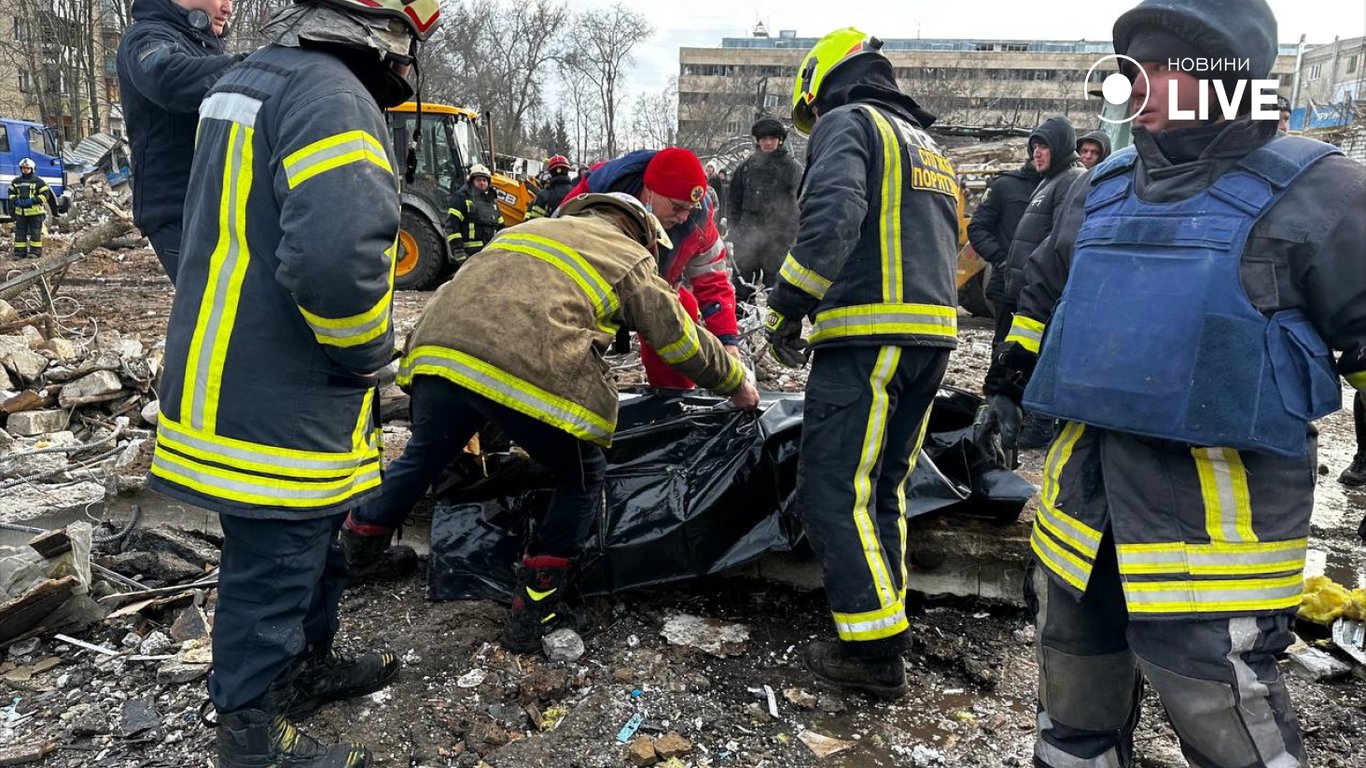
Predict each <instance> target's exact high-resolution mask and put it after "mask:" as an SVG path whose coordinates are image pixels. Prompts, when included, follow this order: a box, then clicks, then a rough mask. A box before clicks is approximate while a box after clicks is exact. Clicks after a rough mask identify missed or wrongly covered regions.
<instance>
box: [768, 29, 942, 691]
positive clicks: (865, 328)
mask: <svg viewBox="0 0 1366 768" xmlns="http://www.w3.org/2000/svg"><path fill="white" fill-rule="evenodd" d="M881 47H882V42H881V41H880V40H878V39H877V38H873V37H869V36H868V35H866V34H864V33H863V32H860V31H858V30H857V29H853V28H845V29H841V30H838V31H835V32H831V33H830V34H828V35H826V36H825V37H823V38H821V40H820V41H819V42H817V43H816V45H815V47H813V48H812V49H811V50H810V52H808V53H807V54H806V57H805V58H804V59H803V61H802V64H801V68H800V70H799V71H798V75H797V78H796V85H795V87H794V89H793V97H792V124H793V125H794V126H795V127H796V129H797V130H799V131H801V132H803V133H808V134H810V136H811V141H810V144H809V145H808V152H807V174H806V180H805V182H804V188H803V192H802V197H801V212H800V219H799V223H798V227H797V242H796V244H795V245H794V246H793V248H792V253H791V255H789V256H788V257H787V259H786V260H785V261H784V262H783V266H782V268H781V269H780V270H779V272H778V282H777V285H776V286H775V287H774V289H773V292H772V293H771V294H770V295H769V312H768V316H767V318H766V322H765V325H766V328H767V331H768V338H769V351H770V354H771V355H772V356H773V357H774V358H775V359H776V360H778V361H779V362H780V363H782V364H784V365H788V366H793V367H796V366H800V365H802V364H804V362H805V361H806V359H807V356H808V354H809V353H810V350H811V349H814V357H813V359H812V362H811V376H810V378H809V379H808V381H807V386H806V410H805V415H804V418H803V423H802V444H801V458H800V461H799V464H798V467H797V492H796V493H797V508H798V511H799V513H800V514H801V518H802V522H803V524H804V525H805V528H806V535H807V537H808V538H809V539H810V540H811V546H812V549H814V550H815V552H816V555H817V556H818V557H819V558H820V560H821V564H822V566H823V569H824V579H825V593H826V597H827V598H828V599H829V601H830V609H831V612H832V614H833V618H834V623H835V630H836V633H837V635H838V637H839V642H826V641H818V642H815V643H812V644H811V645H809V646H808V647H807V648H806V650H805V654H804V656H805V661H806V666H807V667H808V668H809V669H810V670H811V672H812V673H813V674H814V675H815V676H816V677H817V678H818V679H820V680H823V681H826V682H829V683H834V684H837V685H842V686H846V687H849V688H853V689H856V690H861V691H865V692H867V693H870V694H873V695H875V696H880V697H886V698H897V697H900V696H903V695H904V694H905V693H906V670H905V666H904V665H903V663H902V660H901V653H902V652H903V651H905V650H906V649H907V648H908V647H909V646H910V633H909V625H908V623H907V618H906V564H905V563H906V561H905V556H906V518H905V502H906V480H907V478H908V477H909V475H910V472H911V469H912V468H913V467H914V466H915V463H916V456H917V454H918V452H919V451H920V445H921V441H922V440H923V439H924V436H925V427H926V424H927V423H928V418H929V412H930V405H931V403H932V402H933V400H934V395H935V392H936V391H937V390H938V388H939V382H940V379H942V378H943V376H944V370H945V368H946V366H947V365H948V360H949V353H950V352H951V351H952V350H953V349H954V347H956V346H957V337H956V334H957V320H958V311H957V309H956V305H957V296H956V290H955V280H954V278H955V273H956V270H957V256H958V183H957V180H956V176H955V175H954V170H953V166H952V165H951V164H950V162H949V161H948V160H947V159H946V158H945V157H944V155H943V154H942V152H941V151H940V149H939V147H938V146H937V145H936V144H935V142H934V140H933V139H932V138H931V137H930V136H929V134H928V133H926V132H925V128H927V127H929V126H930V125H931V124H932V123H933V122H934V115H931V114H930V113H928V112H926V111H925V110H923V109H921V108H920V106H919V105H918V104H916V102H915V100H914V99H912V98H911V97H910V96H907V95H906V94H904V93H902V92H901V91H900V90H898V88H897V84H896V78H895V76H894V74H893V70H892V63H891V62H890V61H889V60H888V59H887V57H886V56H884V55H883V54H882V53H881V51H880V49H881ZM802 318H811V320H812V321H813V324H812V331H811V335H810V336H809V337H808V338H807V339H806V340H803V339H802V337H801V332H802ZM808 344H809V345H810V347H809V348H808Z"/></svg>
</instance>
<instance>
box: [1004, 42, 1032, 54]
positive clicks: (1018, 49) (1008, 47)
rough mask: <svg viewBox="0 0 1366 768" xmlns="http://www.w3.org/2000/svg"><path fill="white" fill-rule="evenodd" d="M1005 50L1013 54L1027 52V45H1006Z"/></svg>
mask: <svg viewBox="0 0 1366 768" xmlns="http://www.w3.org/2000/svg"><path fill="white" fill-rule="evenodd" d="M1005 49H1006V50H1007V51H1013V52H1017V53H1018V52H1023V51H1028V50H1029V43H1006V46H1005Z"/></svg>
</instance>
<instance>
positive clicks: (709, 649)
mask: <svg viewBox="0 0 1366 768" xmlns="http://www.w3.org/2000/svg"><path fill="white" fill-rule="evenodd" d="M659 634H660V635H662V636H663V637H664V639H665V640H668V641H669V644H670V645H682V646H686V647H689V648H696V649H697V650H699V651H703V652H705V653H709V654H711V655H712V656H719V657H723V658H724V657H726V656H738V655H739V654H741V653H743V652H744V648H745V643H746V642H747V641H748V640H749V627H746V626H745V625H744V624H732V623H730V622H725V621H721V620H720V619H704V618H702V617H700V616H693V615H691V614H687V613H678V614H674V615H673V616H670V617H669V618H668V619H665V621H664V626H663V627H662V628H661V629H660V630H659Z"/></svg>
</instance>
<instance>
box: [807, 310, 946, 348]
mask: <svg viewBox="0 0 1366 768" xmlns="http://www.w3.org/2000/svg"><path fill="white" fill-rule="evenodd" d="M812 327H813V330H812V332H811V339H810V340H811V341H812V342H816V341H820V340H822V339H831V338H842V337H846V336H884V335H920V336H943V337H950V338H952V337H955V336H956V335H957V333H958V317H957V315H956V314H954V315H953V316H944V315H938V314H931V313H928V312H919V311H916V310H914V309H912V308H910V307H909V306H908V307H907V308H906V309H897V308H895V305H887V304H882V305H866V306H862V307H841V308H839V309H832V310H827V311H825V312H821V313H819V314H817V315H816V321H815V323H813V326H812Z"/></svg>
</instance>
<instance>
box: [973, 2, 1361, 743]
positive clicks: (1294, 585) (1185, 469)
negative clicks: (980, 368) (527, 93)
mask: <svg viewBox="0 0 1366 768" xmlns="http://www.w3.org/2000/svg"><path fill="white" fill-rule="evenodd" d="M1113 39H1114V45H1115V52H1116V53H1120V54H1124V55H1126V56H1129V57H1131V58H1132V59H1134V60H1135V61H1137V62H1138V65H1139V67H1140V68H1141V69H1130V70H1129V71H1128V72H1126V74H1127V76H1128V77H1129V78H1130V81H1131V82H1132V83H1133V86H1132V89H1131V93H1130V103H1131V104H1132V106H1133V107H1134V108H1135V111H1136V118H1135V120H1134V144H1133V146H1132V147H1130V148H1126V149H1124V150H1122V151H1120V152H1116V153H1115V154H1114V155H1111V156H1110V158H1108V159H1107V160H1105V161H1103V162H1102V163H1100V164H1099V165H1097V166H1096V167H1095V168H1094V169H1092V170H1090V171H1088V172H1087V173H1086V174H1085V175H1083V176H1082V177H1081V178H1080V179H1079V180H1078V181H1077V182H1076V183H1075V185H1074V187H1073V192H1072V194H1071V196H1070V197H1069V199H1068V202H1067V203H1066V205H1065V207H1064V210H1063V212H1062V215H1061V218H1060V221H1059V224H1058V226H1056V227H1054V228H1053V233H1052V235H1051V236H1050V237H1049V239H1048V241H1046V242H1045V244H1044V246H1043V247H1042V248H1040V249H1039V250H1038V251H1037V252H1035V253H1034V255H1033V256H1032V257H1031V258H1030V260H1029V263H1028V264H1027V266H1026V268H1025V273H1024V280H1023V289H1022V291H1021V293H1020V303H1019V309H1018V310H1017V311H1016V314H1015V326H1014V328H1013V329H1012V331H1011V337H1012V339H1011V340H1010V341H1008V342H1007V343H1006V344H1003V345H1002V348H1001V349H1000V350H999V351H998V353H997V355H996V359H995V360H994V361H993V363H992V368H993V371H992V372H991V374H990V375H989V376H988V381H987V391H988V392H989V393H990V398H991V404H992V410H993V411H994V412H998V413H1000V414H1001V418H1000V422H1001V423H1002V424H1009V423H1011V422H1018V414H1019V410H1020V408H1021V404H1023V407H1026V408H1030V409H1033V410H1037V411H1041V412H1043V413H1045V414H1047V415H1049V416H1053V417H1056V418H1059V419H1061V420H1063V422H1064V426H1063V429H1062V431H1061V432H1060V434H1059V435H1058V437H1057V439H1056V440H1055V441H1054V443H1053V447H1052V448H1051V449H1050V451H1049V457H1048V460H1047V462H1046V463H1045V470H1044V477H1043V490H1042V492H1041V494H1040V495H1041V504H1040V505H1039V513H1038V516H1037V517H1036V519H1035V521H1034V530H1033V536H1032V539H1031V546H1032V549H1033V551H1034V555H1035V561H1034V563H1033V565H1032V567H1031V569H1030V573H1029V575H1028V576H1027V577H1026V589H1027V595H1028V602H1029V604H1030V606H1031V608H1032V610H1033V613H1034V620H1035V625H1036V627H1037V628H1038V632H1037V633H1036V643H1037V644H1038V658H1039V660H1040V663H1039V705H1038V713H1039V714H1038V720H1037V722H1038V731H1037V734H1036V740H1035V744H1034V761H1035V765H1037V766H1045V767H1046V768H1073V767H1074V766H1128V765H1132V764H1133V762H1134V754H1133V752H1134V740H1133V733H1134V727H1135V724H1136V723H1137V722H1138V720H1139V706H1140V703H1141V701H1142V699H1143V698H1144V697H1143V690H1144V684H1143V680H1144V679H1145V678H1146V680H1147V682H1148V683H1149V684H1151V686H1152V689H1153V690H1154V691H1155V692H1156V693H1157V696H1158V698H1159V699H1160V700H1161V702H1162V705H1163V707H1164V709H1165V710H1166V714H1167V716H1168V718H1169V719H1170V720H1171V723H1172V725H1173V726H1174V729H1175V731H1176V735H1177V737H1178V739H1179V740H1180V743H1181V750H1182V752H1183V753H1184V754H1185V756H1186V759H1187V761H1188V762H1189V763H1190V764H1191V765H1198V766H1204V767H1205V768H1235V766H1236V767H1237V768H1248V767H1249V766H1278V767H1279V766H1290V767H1293V766H1301V767H1302V766H1307V765H1308V764H1309V763H1308V759H1307V757H1306V755H1305V748H1304V744H1303V742H1302V739H1301V735H1300V728H1299V726H1298V724H1297V722H1296V718H1295V714H1294V710H1293V707H1292V706H1291V702H1290V697H1289V694H1288V692H1287V688H1286V683H1285V681H1284V680H1283V678H1282V677H1281V673H1280V670H1279V669H1278V667H1277V663H1276V659H1277V656H1278V655H1280V654H1281V653H1282V652H1284V651H1285V649H1286V648H1287V647H1288V646H1289V645H1290V643H1291V642H1292V641H1293V640H1294V639H1295V635H1294V633H1293V632H1292V630H1291V624H1292V622H1293V621H1294V616H1295V611H1296V609H1297V608H1298V606H1299V604H1300V598H1301V593H1302V590H1303V581H1304V565H1305V557H1306V544H1307V537H1308V536H1309V530H1310V513H1311V511H1312V509H1313V506H1314V478H1315V476H1316V473H1317V468H1318V461H1317V456H1316V451H1317V445H1316V442H1317V434H1318V433H1317V430H1315V429H1314V427H1313V424H1312V421H1313V420H1314V419H1318V418H1321V417H1322V416H1324V415H1326V414H1328V413H1331V412H1332V411H1334V410H1336V409H1337V408H1339V407H1340V405H1341V383H1340V382H1339V381H1338V377H1339V376H1341V377H1343V378H1345V379H1346V380H1347V382H1348V383H1349V384H1351V385H1352V386H1353V387H1355V388H1356V389H1357V390H1358V391H1360V390H1361V389H1363V388H1366V270H1363V269H1362V268H1361V266H1362V259H1361V254H1362V243H1364V242H1366V217H1362V216H1361V215H1360V212H1361V211H1363V210H1366V168H1363V167H1362V166H1361V165H1360V164H1359V163H1355V162H1353V161H1351V160H1349V159H1347V158H1346V157H1344V156H1343V155H1342V153H1341V152H1340V151H1339V150H1337V149H1336V148H1334V147H1332V146H1331V145H1328V144H1324V143H1322V142H1318V141H1314V140H1312V139H1308V138H1302V137H1295V136H1278V134H1277V121H1276V120H1275V119H1274V118H1273V119H1270V120H1265V119H1255V118H1254V117H1253V115H1252V114H1250V113H1251V99H1250V98H1248V99H1247V100H1246V101H1245V102H1244V103H1243V104H1242V105H1240V106H1241V110H1240V111H1239V113H1238V117H1237V118H1236V119H1233V120H1226V119H1224V117H1223V116H1222V115H1221V114H1219V115H1214V116H1212V119H1210V120H1208V121H1201V120H1198V119H1185V118H1181V117H1177V116H1176V114H1175V111H1174V110H1187V109H1190V108H1191V107H1192V106H1194V105H1196V104H1198V103H1199V101H1200V100H1201V96H1202V94H1201V93H1200V91H1201V89H1202V88H1206V89H1207V88H1210V84H1209V83H1207V82H1205V81H1204V80H1202V79H1201V78H1202V77H1205V76H1207V75H1202V74H1200V73H1193V72H1185V71H1180V70H1176V69H1173V68H1170V67H1168V66H1167V62H1168V61H1170V60H1173V59H1182V58H1187V57H1190V58H1195V59H1203V60H1216V61H1238V62H1245V63H1246V66H1244V67H1243V68H1242V71H1236V72H1235V71H1225V72H1223V73H1221V76H1222V78H1223V80H1224V82H1225V88H1226V92H1232V90H1233V88H1234V87H1244V86H1243V83H1240V82H1239V81H1248V80H1256V79H1261V78H1266V77H1267V76H1268V73H1269V72H1270V71H1271V67H1272V64H1273V62H1274V61H1275V58H1276V52H1277V40H1278V38H1277V34H1276V19H1275V17H1274V16H1273V14H1272V12H1271V9H1270V8H1269V7H1268V6H1267V4H1266V2H1265V0H1144V1H1143V2H1142V3H1140V4H1139V5H1138V6H1136V7H1134V8H1133V9H1131V10H1129V11H1128V12H1126V13H1124V14H1123V15H1122V16H1120V17H1119V19H1118V20H1117V21H1116V22H1115V26H1114V38H1113ZM1045 331H1046V334H1045ZM1041 339H1042V345H1041V343H1040V341H1041ZM1333 349H1336V350H1340V351H1341V354H1340V355H1338V356H1337V359H1336V360H1335V359H1334V356H1333V354H1332V352H1331V351H1330V350H1333Z"/></svg>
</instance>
